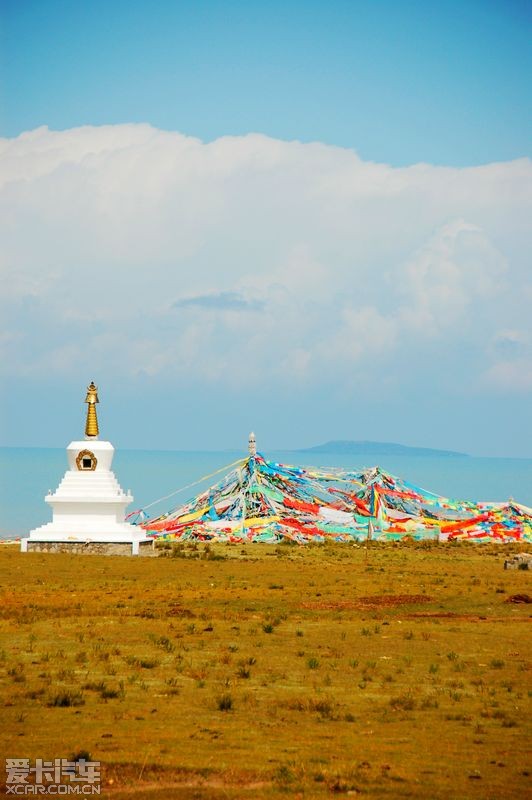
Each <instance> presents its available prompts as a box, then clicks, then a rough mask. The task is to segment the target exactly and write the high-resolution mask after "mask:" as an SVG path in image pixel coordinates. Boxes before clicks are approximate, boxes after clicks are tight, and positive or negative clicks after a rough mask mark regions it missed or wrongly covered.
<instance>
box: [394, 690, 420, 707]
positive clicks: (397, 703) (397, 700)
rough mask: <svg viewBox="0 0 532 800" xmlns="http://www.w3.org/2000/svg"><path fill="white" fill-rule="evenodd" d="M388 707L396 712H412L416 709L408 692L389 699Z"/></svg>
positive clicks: (414, 702)
mask: <svg viewBox="0 0 532 800" xmlns="http://www.w3.org/2000/svg"><path fill="white" fill-rule="evenodd" d="M390 705H391V707H392V708H394V709H396V710H400V711H413V710H414V709H415V707H416V701H415V699H414V698H413V697H412V695H411V693H410V692H405V693H404V694H401V695H398V696H397V697H391V698H390Z"/></svg>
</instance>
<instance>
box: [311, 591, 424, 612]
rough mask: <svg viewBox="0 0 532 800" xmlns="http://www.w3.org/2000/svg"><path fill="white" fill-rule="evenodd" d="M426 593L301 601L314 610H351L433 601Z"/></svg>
mask: <svg viewBox="0 0 532 800" xmlns="http://www.w3.org/2000/svg"><path fill="white" fill-rule="evenodd" d="M432 599H433V598H432V597H429V596H428V595H426V594H375V595H370V596H369V597H359V598H358V599H357V600H339V601H327V600H325V601H312V602H308V603H301V608H308V609H312V610H313V611H349V610H353V611H354V610H357V609H364V608H393V607H394V606H403V605H419V604H420V603H430V602H432Z"/></svg>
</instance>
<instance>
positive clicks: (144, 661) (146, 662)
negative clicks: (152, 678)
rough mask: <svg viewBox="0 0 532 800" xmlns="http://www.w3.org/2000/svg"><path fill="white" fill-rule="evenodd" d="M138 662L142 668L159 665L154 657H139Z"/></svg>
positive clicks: (151, 667) (153, 667)
mask: <svg viewBox="0 0 532 800" xmlns="http://www.w3.org/2000/svg"><path fill="white" fill-rule="evenodd" d="M138 663H139V667H142V669H155V667H158V666H159V662H158V661H157V659H156V658H141V659H140V660H139V662H138Z"/></svg>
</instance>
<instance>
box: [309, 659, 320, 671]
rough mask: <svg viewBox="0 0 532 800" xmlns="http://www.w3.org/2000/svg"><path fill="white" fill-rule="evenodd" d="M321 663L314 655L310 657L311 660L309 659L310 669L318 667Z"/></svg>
mask: <svg viewBox="0 0 532 800" xmlns="http://www.w3.org/2000/svg"><path fill="white" fill-rule="evenodd" d="M319 665H320V662H319V661H318V659H317V658H314V657H312V658H309V660H308V661H307V667H308V668H309V669H318V667H319Z"/></svg>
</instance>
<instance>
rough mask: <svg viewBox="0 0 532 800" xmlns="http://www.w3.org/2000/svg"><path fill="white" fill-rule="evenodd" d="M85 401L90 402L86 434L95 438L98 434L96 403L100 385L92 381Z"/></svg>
mask: <svg viewBox="0 0 532 800" xmlns="http://www.w3.org/2000/svg"><path fill="white" fill-rule="evenodd" d="M85 402H86V403H88V404H89V407H88V409H87V422H86V424H85V436H86V437H88V438H89V439H95V438H96V437H97V436H98V433H99V430H98V417H97V416H96V403H99V402H100V401H99V400H98V387H97V386H96V385H95V384H94V381H91V383H90V386H88V387H87V397H86V398H85Z"/></svg>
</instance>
